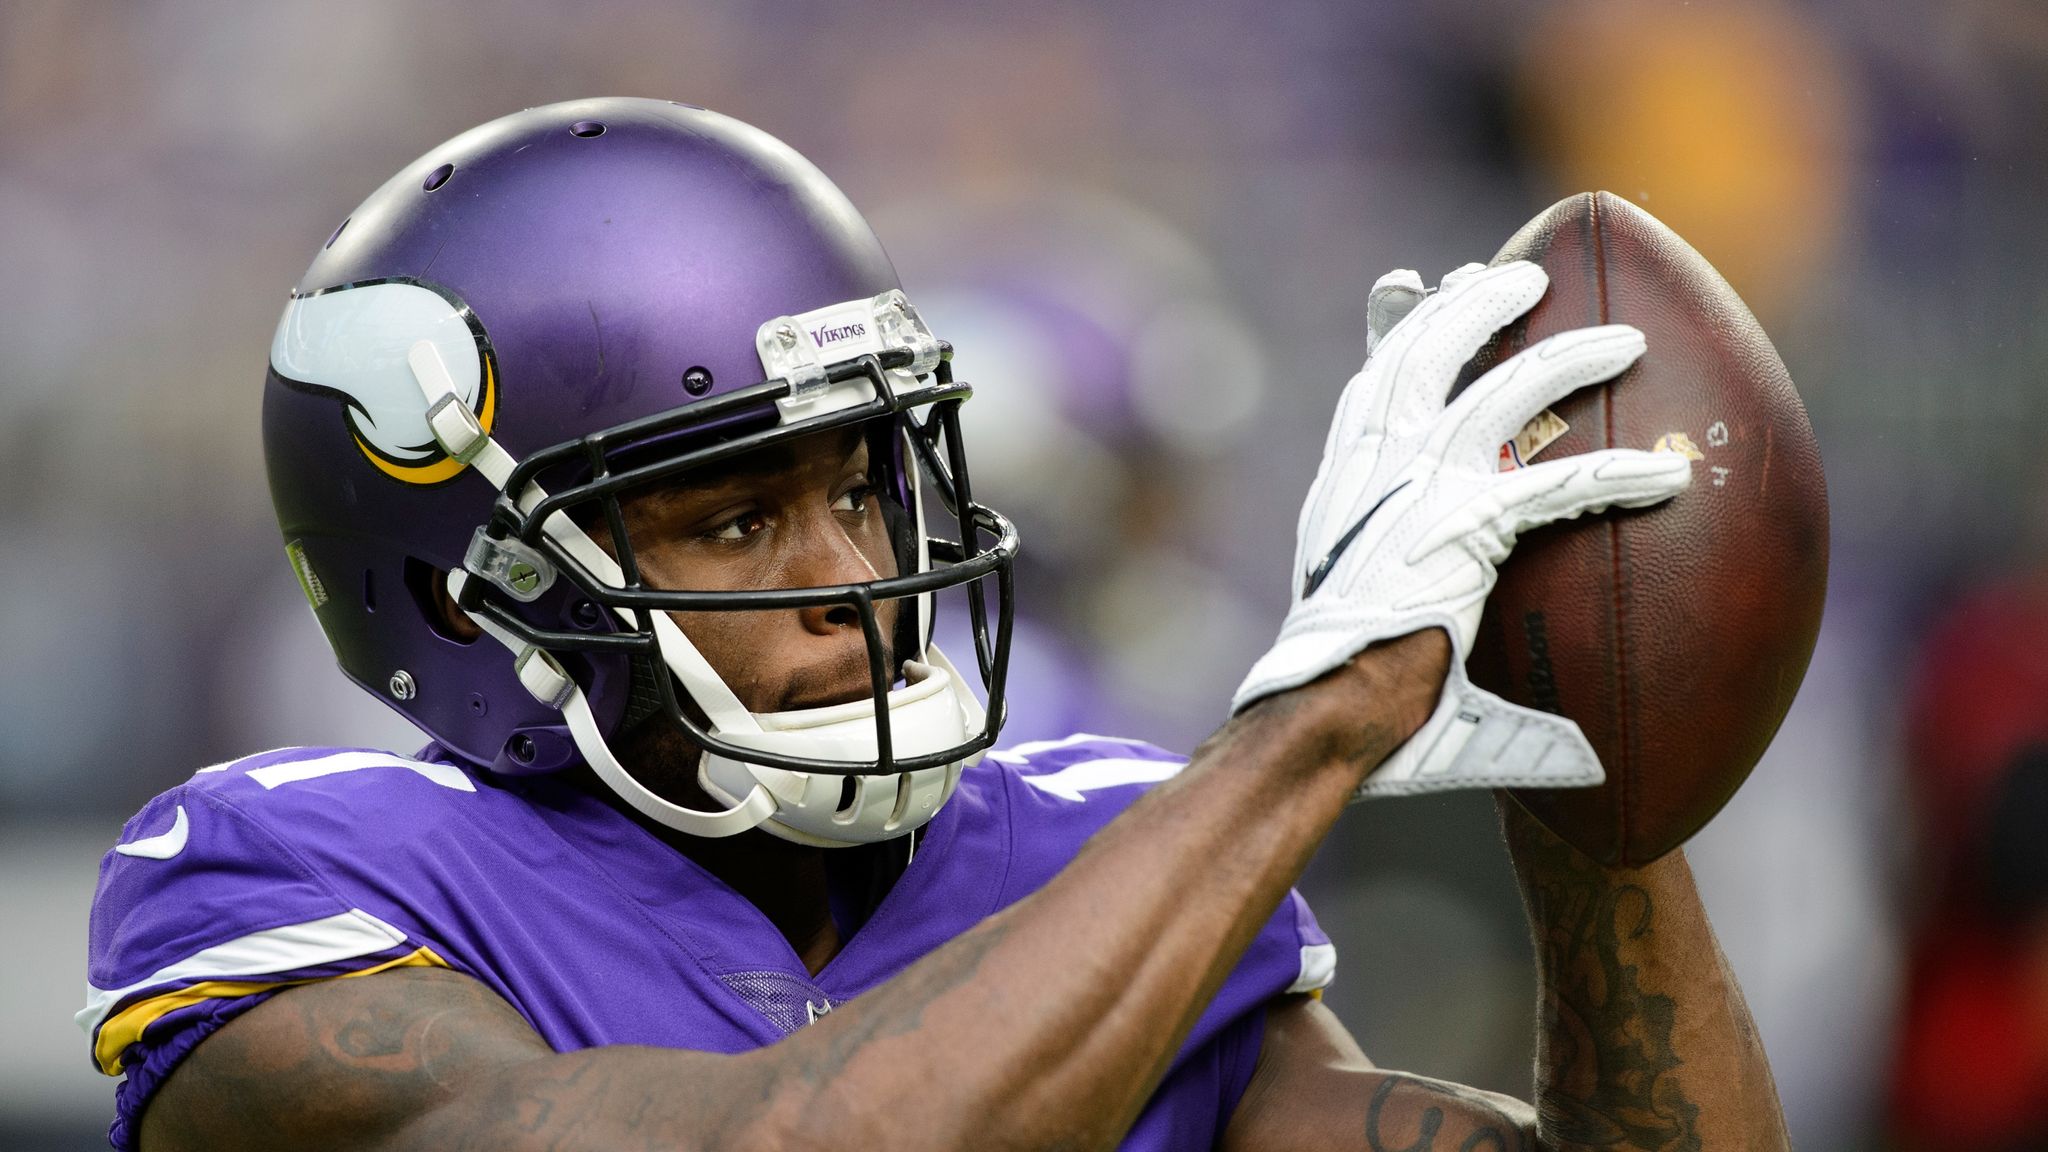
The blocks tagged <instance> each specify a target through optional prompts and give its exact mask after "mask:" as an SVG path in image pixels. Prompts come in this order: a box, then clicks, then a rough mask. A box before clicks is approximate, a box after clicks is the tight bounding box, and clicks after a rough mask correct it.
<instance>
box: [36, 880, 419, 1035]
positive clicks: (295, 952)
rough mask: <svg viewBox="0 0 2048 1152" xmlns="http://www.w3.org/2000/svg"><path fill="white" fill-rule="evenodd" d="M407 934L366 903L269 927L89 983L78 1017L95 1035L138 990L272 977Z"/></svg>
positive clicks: (384, 946)
mask: <svg viewBox="0 0 2048 1152" xmlns="http://www.w3.org/2000/svg"><path fill="white" fill-rule="evenodd" d="M404 942H405V933H403V932H400V931H399V930H398V929H396V928H393V927H392V926H391V925H389V924H386V923H385V922H384V921H382V920H379V919H377V918H376V917H375V916H372V915H370V914H369V913H368V912H365V911H363V910H362V909H360V908H351V909H349V910H348V911H346V912H343V913H340V914H339V915H335V916H329V917H327V918H325V919H322V920H309V921H306V922H305V923H303V924H286V925H283V926H282V927H278V928H266V929H264V930H263V931H261V932H252V933H250V934H249V935H247V936H238V937H236V938H235V939H233V940H229V941H228V942H226V943H224V944H215V945H214V946H212V947H211V948H204V949H201V950H200V951H198V952H195V953H193V954H192V955H190V956H188V957H186V958H185V959H183V960H180V961H178V962H177V963H175V964H172V965H170V966H168V967H165V968H160V969H158V970H157V971H155V972H152V973H150V974H149V975H147V976H145V977H143V978H142V979H140V980H137V981H136V982H135V983H133V984H129V985H127V986H126V987H122V988H95V987H93V986H92V985H91V984H87V985H86V986H85V1007H84V1009H82V1010H81V1011H80V1012H79V1013H78V1014H77V1015H76V1016H74V1017H72V1019H74V1020H76V1021H77V1022H78V1026H79V1027H80V1028H83V1029H84V1030H85V1034H86V1035H88V1036H90V1035H92V1034H93V1030H94V1029H96V1028H98V1027H99V1026H100V1022H101V1021H103V1020H105V1019H106V1018H107V1014H108V1013H109V1012H111V1011H113V1010H114V1008H115V1007H116V1006H117V1005H119V1004H120V1003H121V1001H123V1000H125V999H127V998H128V997H130V996H133V995H134V994H135V993H137V992H141V991H145V990H147V989H149V988H153V987H155V986H157V985H159V984H174V983H178V982H181V981H186V980H218V979H223V978H231V977H238V976H267V975H271V974H273V973H277V972H290V971H293V970H295V969H299V968H314V967H318V966H320V965H322V964H334V963H337V962H339V961H342V960H352V959H354V958H355V957H358V956H369V955H372V954H374V953H378V952H383V951H386V950H388V949H390V948H392V947H394V946H396V945H399V944H403V943H404Z"/></svg>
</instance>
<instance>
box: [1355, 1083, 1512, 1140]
mask: <svg viewBox="0 0 2048 1152" xmlns="http://www.w3.org/2000/svg"><path fill="white" fill-rule="evenodd" d="M1522 1107H1524V1108H1526V1107H1527V1106H1526V1105H1522ZM1446 1109H1449V1112H1448V1114H1449V1115H1450V1116H1451V1117H1452V1118H1453V1123H1452V1125H1451V1130H1450V1131H1448V1132H1446V1131H1445V1130H1444V1118H1445V1116H1446ZM1529 1136H1530V1131H1529V1126H1528V1124H1527V1123H1525V1122H1524V1121H1523V1120H1522V1119H1520V1118H1517V1117H1515V1116H1512V1115H1509V1114H1508V1113H1507V1112H1506V1111H1505V1110H1504V1109H1503V1108H1502V1107H1501V1105H1500V1103H1499V1102H1498V1101H1497V1099H1496V1098H1495V1097H1493V1096H1491V1095H1489V1094H1487V1093H1484V1092H1477V1091H1474V1090H1473V1089H1470V1088H1466V1087H1463V1086H1461V1085H1457V1084H1451V1083H1447V1082H1445V1081H1442V1080H1432V1079H1429V1078H1427V1077H1423V1076H1408V1075H1403V1074H1401V1073H1393V1072H1390V1073H1387V1074H1385V1075H1384V1076H1382V1077H1381V1079H1380V1083H1379V1087H1377V1088H1375V1089H1374V1090H1373V1094H1372V1099H1371V1101H1370V1102H1369V1103H1367V1105H1366V1109H1365V1147H1366V1150H1367V1152H1451V1150H1455V1152H1531V1149H1532V1148H1533V1147H1534V1145H1532V1144H1531V1143H1530V1141H1529ZM1439 1137H1442V1139H1441V1141H1439V1139H1438V1138H1439Z"/></svg>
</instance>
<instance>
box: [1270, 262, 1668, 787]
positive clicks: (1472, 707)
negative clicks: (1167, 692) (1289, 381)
mask: <svg viewBox="0 0 2048 1152" xmlns="http://www.w3.org/2000/svg"><path fill="white" fill-rule="evenodd" d="M1548 285H1549V278H1548V277H1547V276H1545V275H1544V273H1543V270H1542V269H1541V268H1538V267H1537V266H1535V265H1534V264H1529V263H1525V262H1519V261H1518V262H1515V263H1509V264H1502V265H1500V266H1498V267H1492V268H1485V267H1481V266H1479V265H1467V266H1466V267H1464V268H1461V269H1459V270H1458V271H1457V272H1455V273H1452V274H1451V275H1450V276H1448V277H1445V279H1444V285H1443V287H1442V288H1441V289H1440V290H1439V291H1437V292H1436V293H1434V294H1425V293H1424V292H1423V290H1422V283H1421V280H1420V278H1419V277H1417V276H1416V275H1415V274H1414V273H1413V272H1396V273H1393V274H1390V275H1389V276H1387V277H1384V278H1382V279H1381V281H1380V284H1379V285H1378V286H1376V287H1375V289H1374V292H1373V299H1372V301H1371V302H1370V303H1369V304H1368V309H1367V310H1368V315H1369V320H1368V322H1369V324H1371V325H1372V326H1373V327H1374V329H1375V333H1374V339H1373V340H1372V341H1371V345H1370V346H1371V353H1370V355H1369V356H1368V358H1367V360H1366V363H1365V367H1364V368H1363V369H1361V370H1360V371H1359V373H1358V374H1357V375H1356V376H1354V377H1352V378H1351V381H1350V383H1348V384H1346V385H1345V387H1344V394H1343V396H1342V397H1341V398H1340V399H1339V400H1338V402H1337V415H1336V419H1335V420H1334V422H1333V423H1332V424H1331V426H1330V436H1329V441H1328V443H1327V445H1326V446H1325V447H1324V450H1323V462H1322V467H1321V468H1320V469H1319V470H1318V471H1317V473H1316V479H1315V483H1314V485H1312V486H1311V487H1310V489H1309V494H1308V501H1307V503H1306V504H1304V505H1303V506H1302V510H1301V520H1300V524H1299V526H1298V529H1297V534H1296V549H1295V557H1294V569H1293V577H1294V581H1293V582H1294V603H1293V607H1292V608H1291V609H1290V610H1289V611H1288V614H1287V618H1286V620H1285V621H1284V622H1283V623H1282V625H1281V628H1280V638H1279V640H1278V641H1277V642H1276V643H1275V644H1274V646H1273V648H1272V650H1271V651H1269V652H1267V653H1266V655H1264V656H1263V657H1261V658H1260V659H1259V661H1258V662H1257V663H1256V664H1254V665H1253V666H1252V670H1251V673H1250V674H1249V675H1248V676H1246V677H1245V681H1244V683H1243V685H1241V686H1240V687H1239V688H1238V690H1237V695H1236V697H1235V698H1234V699H1233V700H1232V702H1231V710H1232V711H1233V712H1235V711H1238V710H1241V709H1243V708H1244V707H1246V706H1247V705H1249V704H1251V703H1252V702H1254V701H1256V700H1259V699H1261V698H1263V697H1265V696H1269V695H1271V694H1273V693H1275V692H1280V691H1284V690H1286V689H1289V688H1294V687H1297V686H1299V685H1302V684H1306V683H1308V682H1309V681H1311V680H1314V679H1316V678H1317V677H1319V676H1321V675H1323V674H1324V673H1326V672H1328V671H1330V670H1332V669H1334V668H1336V667H1337V666H1339V665H1341V664H1343V663H1344V662H1346V661H1348V660H1350V659H1351V658H1352V657H1353V656H1355V655H1357V654H1358V653H1359V652H1360V651H1362V650H1364V648H1365V647H1366V646H1367V645H1368V644H1371V643H1372V642H1374V641H1376V640H1384V639H1389V638H1392V637H1395V636H1402V635H1406V634H1407V633H1410V632H1415V631H1418V630H1420V629H1423V628H1431V627H1436V628H1442V629H1443V630H1444V631H1445V632H1447V633H1449V635H1450V638H1451V647H1452V658H1451V667H1450V675H1449V677H1448V678H1447V680H1446V681H1445V684H1444V691H1443V696H1442V698H1441V699H1440V700H1439V701H1438V704H1437V708H1436V711H1435V713H1434V714H1433V715H1432V716H1431V717H1430V720H1429V722H1428V723H1426V724H1425V725H1423V727H1422V729H1421V731H1419V732H1417V733H1416V734H1415V736H1414V737H1412V738H1411V739H1410V740H1409V741H1408V742H1407V743H1406V744H1404V745H1402V747H1401V748H1400V749H1399V750H1398V751H1396V752H1395V753H1394V754H1393V755H1392V756H1391V757H1389V758H1388V759H1387V760H1386V762H1385V763H1383V764H1382V765H1381V766H1380V767H1379V768H1378V769H1377V770H1375V771H1374V772H1373V773H1372V775H1370V776H1368V777H1367V778H1366V781H1365V783H1364V784H1363V785H1362V786H1361V788H1360V791H1359V794H1360V795H1361V796H1367V795H1391V794H1398V793H1409V792H1427V791H1435V790H1439V789H1446V788H1465V787H1488V788H1491V787H1509V786H1527V785H1536V786H1544V787H1569V786H1574V785H1590V784H1597V783H1599V782H1600V781H1601V779H1602V778H1603V774H1602V772H1601V769H1600V762H1599V759H1598V758H1597V757H1596V756H1595V755H1594V753H1593V749H1592V747H1591V746H1590V745H1588V744H1587V743H1586V740H1585V737H1584V736H1583V735H1581V734H1580V732H1579V730H1578V727H1577V725H1575V724H1573V723H1571V722H1570V721H1569V720H1565V719H1563V718H1562V717H1558V716H1552V715H1550V714H1548V713H1544V712H1537V711H1534V710H1532V709H1527V708H1521V707H1518V706H1516V705H1513V704H1510V703H1508V702H1507V701H1505V700H1502V699H1501V698H1499V697H1498V696H1495V695H1493V694H1492V693H1489V692H1484V691H1481V690H1480V689H1478V688H1476V687H1474V686H1473V685H1472V684H1471V682H1470V681H1469V680H1467V679H1466V676H1465V657H1466V655H1467V654H1468V653H1469V652H1470V651H1471V648H1472V639H1473V635H1474V633H1475V632H1476V631H1477V630H1478V627H1479V614H1480V610H1481V608H1482V607H1483V606H1484V604H1485V602H1486V594H1487V593H1488V592H1490V591H1492V589H1493V585H1494V581H1495V579H1496V574H1495V566H1496V565H1498V564H1499V563H1500V562H1501V560H1502V559H1504V558H1505V557H1506V556H1507V554H1508V550H1509V549H1510V548H1512V547H1513V546H1514V543H1515V539H1516V537H1517V536H1518V535H1520V534H1521V533H1522V532H1524V531H1526V530H1528V529H1530V528H1534V527H1537V526H1538V525H1542V524H1547V523H1550V522H1551V521H1553V520H1564V519H1569V518H1571V517H1574V516H1579V515H1582V514H1584V513H1587V512H1596V511H1599V510H1601V509H1604V508H1608V507H1612V506H1616V505H1619V506H1622V507H1630V508H1635V507H1641V506H1644V505H1648V504H1655V503H1658V502H1660V501H1663V500H1666V499H1669V498H1670V497H1672V496H1673V495H1676V494H1677V493H1678V492H1679V491H1681V490H1683V489H1684V488H1685V486H1686V485H1687V483H1689V482H1690V480H1691V479H1692V470H1691V465H1690V462H1689V461H1688V460H1686V458H1685V457H1684V456H1681V455H1679V454H1676V453H1650V452H1641V451H1635V450H1632V449H1618V448H1617V449H1609V450H1606V451H1601V452H1588V453H1585V454H1582V455H1578V456H1566V457H1561V458H1559V459H1555V460H1547V461H1543V462H1541V463H1538V464H1534V465H1531V466H1529V467H1526V468H1521V469H1517V470H1515V471H1512V472H1500V471H1498V470H1497V469H1498V467H1499V464H1498V461H1499V452H1500V446H1501V444H1502V443H1504V442H1505V441H1507V440H1509V439H1510V438H1512V437H1513V436H1514V435H1515V433H1516V432H1517V431H1519V430H1520V429H1521V428H1522V426H1523V425H1524V424H1526V423H1527V422H1528V421H1529V420H1530V419H1531V418H1533V417H1534V416H1535V415H1536V414H1537V413H1539V412H1541V411H1542V410H1543V409H1544V408H1545V407H1547V406H1549V405H1550V404H1552V403H1555V402H1556V401H1558V400H1560V399H1562V398H1563V397H1564V396H1565V395H1567V394H1568V393H1571V392H1573V391H1576V390H1577V389H1579V388H1582V387H1585V386H1586V385H1588V384H1592V383H1595V382H1597V381H1601V380H1606V379H1609V378H1611V377H1613V376H1615V375H1616V374H1618V373H1619V372H1621V371H1622V370H1623V369H1625V368H1627V367H1628V366H1629V365H1630V364H1633V363H1634V362H1635V361H1636V359H1637V358H1638V357H1639V356H1641V355H1642V354H1643V347H1644V344H1643V334H1642V333H1641V332H1639V331H1637V330H1636V329H1635V328H1632V327H1629V326H1628V325H1625V324H1610V325H1606V326H1603V327H1598V328H1583V329H1579V330H1576V331H1572V332H1565V333H1560V334H1559V335H1556V336H1552V337H1551V338H1549V339H1547V340H1544V341H1542V342H1541V343H1539V344H1537V345H1535V346H1534V347H1531V348H1529V349H1527V350H1525V351H1523V352H1522V353H1520V354H1519V355H1517V356H1515V357H1513V358H1512V359H1510V360H1508V361H1507V362H1505V363H1503V364H1500V365H1499V366H1497V367H1495V368H1494V369H1492V370H1491V371H1489V372H1487V373H1486V374H1485V375H1484V376H1481V377H1480V378H1479V379H1478V380H1477V381H1475V382H1474V383H1473V384H1472V386H1471V387H1470V388H1468V389H1466V390H1465V391H1464V392H1463V393H1462V394H1460V395H1459V397H1458V398H1457V399H1456V400H1455V401H1452V402H1450V403H1449V404H1448V405H1447V404H1446V402H1445V400H1446V397H1447V396H1448V395H1449V393H1450V390H1451V385H1452V384H1453V382H1454V381H1455V380H1456V378H1457V375H1458V371H1459V369H1460V368H1461V367H1462V366H1463V365H1464V364H1465V362H1466V361H1467V360H1469V359H1471V358H1472V356H1473V354H1474V353H1476V352H1477V351H1478V350H1479V348H1480V347H1481V345H1483V344H1484V343H1485V342H1486V341H1487V339H1488V338H1489V337H1491V336H1492V335H1493V333H1494V332H1495V331H1497V330H1498V329H1500V328H1501V327H1503V326H1505V325H1506V324H1508V323H1509V322H1511V321H1512V320H1514V319H1515V318H1516V317H1518V316H1520V315H1522V314H1523V313H1525V312H1527V311H1528V310H1529V309H1530V308H1532V307H1534V306H1535V304H1536V301H1537V300H1539V299H1540V298H1542V296H1543V292H1544V290H1545V288H1546V287H1548ZM1374 313H1377V315H1374ZM1382 325H1384V327H1382Z"/></svg>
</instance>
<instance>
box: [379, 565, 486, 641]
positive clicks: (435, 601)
mask: <svg viewBox="0 0 2048 1152" xmlns="http://www.w3.org/2000/svg"><path fill="white" fill-rule="evenodd" d="M403 575H404V578H405V590H406V591H407V592H408V593H410V594H411V595H412V602H413V605H414V606H415V607H417V608H418V609H419V610H420V617H421V618H422V619H423V620H425V621H426V624H427V628H428V630H429V631H431V632H433V634H434V635H436V636H439V637H440V638H441V639H443V640H448V641H452V642H454V643H456V644H474V643H476V638H477V636H479V635H480V634H481V632H480V631H479V630H478V629H477V627H476V625H475V624H474V623H473V622H471V621H470V619H469V618H468V617H467V616H461V618H460V622H459V623H458V622H457V621H456V620H453V619H450V617H451V616H458V615H460V613H461V611H462V610H461V609H460V608H458V607H456V606H455V602H454V601H453V600H446V599H444V598H445V596H446V592H445V589H446V588H447V585H446V583H445V582H444V579H443V577H442V575H441V572H440V570H439V569H437V568H435V567H434V566H433V565H432V564H429V563H427V562H426V561H425V560H422V559H420V558H419V557H417V556H407V557H406V558H405V568H404V570H403ZM368 591H369V585H368V582H367V581H365V583H364V592H365V593H366V594H367V592H368ZM464 624H467V625H469V627H468V628H464V627H463V625H464Z"/></svg>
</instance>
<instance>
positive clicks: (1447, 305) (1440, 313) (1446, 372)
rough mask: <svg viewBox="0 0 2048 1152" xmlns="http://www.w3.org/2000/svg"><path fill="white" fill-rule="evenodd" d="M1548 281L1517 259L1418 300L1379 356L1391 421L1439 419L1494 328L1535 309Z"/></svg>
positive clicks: (1386, 416) (1403, 424)
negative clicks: (1454, 386) (1453, 386)
mask: <svg viewBox="0 0 2048 1152" xmlns="http://www.w3.org/2000/svg"><path fill="white" fill-rule="evenodd" d="M1549 284H1550V278H1549V277H1548V276H1546V275H1545V274H1544V272H1543V269H1541V268H1538V267H1537V266H1536V265H1534V264H1530V263H1528V262H1526V261H1521V260H1517V261H1513V262H1510V263H1507V264H1501V265H1497V266H1495V267H1492V268H1482V269H1480V270H1479V271H1477V272H1473V273H1470V274H1468V275H1467V276H1465V277H1464V278H1463V279H1461V280H1459V281H1458V282H1457V283H1456V284H1455V285H1453V286H1451V287H1449V288H1444V289H1439V290H1438V291H1437V293H1436V295H1434V296H1431V297H1430V298H1429V299H1427V300H1425V301H1423V302H1422V303H1421V304H1419V305H1417V306H1416V308H1415V311H1414V312H1412V313H1410V314H1409V316H1408V319H1407V320H1405V321H1403V322H1402V323H1401V325H1400V326H1399V327H1397V328H1395V329H1394V330H1393V331H1392V332H1391V333H1389V334H1388V336H1387V340H1386V344H1385V345H1384V346H1383V347H1382V348H1381V350H1380V355H1379V358H1378V360H1377V365H1378V367H1377V371H1376V372H1375V375H1376V376H1377V377H1378V378H1379V379H1380V380H1382V381H1384V382H1385V384H1384V393H1385V394H1384V398H1383V399H1384V404H1383V406H1382V412H1383V415H1384V419H1385V421H1386V424H1385V426H1386V427H1390V428H1394V427H1408V426H1412V425H1414V424H1418V423H1419V424H1428V423H1433V422H1434V421H1435V418H1436V417H1437V416H1438V415H1439V414H1441V413H1442V411H1443V407H1444V398H1445V397H1446V396H1447V395H1449V394H1450V390H1451V384H1452V383H1453V382H1454V381H1455V380H1457V378H1458V370H1459V369H1460V368H1463V367H1464V366H1465V362H1466V361H1468V360H1470V359H1472V356H1473V354H1474V353H1476V352H1478V351H1479V349H1480V347H1481V346H1482V345H1484V344H1485V343H1486V341H1487V340H1488V339H1490V338H1491V337H1492V336H1493V334H1494V333H1495V332H1498V331H1499V330H1500V329H1501V328H1502V327H1504V326H1506V325H1507V324H1508V323H1510V322H1511V321H1513V320H1514V319H1515V318H1516V317H1518V316H1520V315H1522V314H1523V313H1525V312H1527V311H1528V310H1529V309H1531V308H1533V307H1535V306H1536V302H1537V301H1538V300H1541V299H1542V298H1543V292H1544V289H1545V288H1547V287H1548V286H1549ZM1375 415H1380V413H1375Z"/></svg>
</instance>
